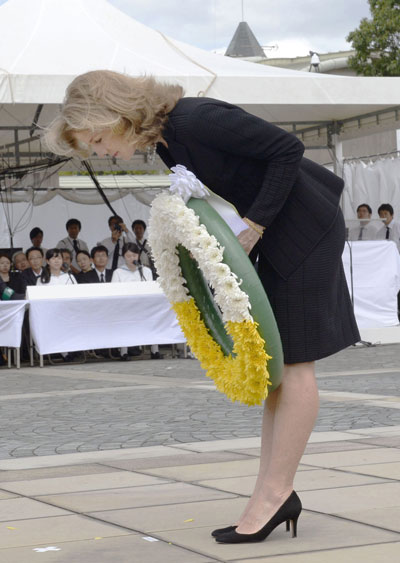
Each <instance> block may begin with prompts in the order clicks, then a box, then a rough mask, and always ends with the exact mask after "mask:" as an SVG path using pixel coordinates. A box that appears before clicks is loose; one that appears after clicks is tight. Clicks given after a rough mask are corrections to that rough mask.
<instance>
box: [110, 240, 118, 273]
mask: <svg viewBox="0 0 400 563" xmlns="http://www.w3.org/2000/svg"><path fill="white" fill-rule="evenodd" d="M118 258H119V239H118V240H117V242H116V243H115V248H114V254H113V259H112V265H111V269H112V271H114V270H116V269H117V268H118Z"/></svg>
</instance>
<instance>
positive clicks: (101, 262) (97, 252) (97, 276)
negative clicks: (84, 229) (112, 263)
mask: <svg viewBox="0 0 400 563" xmlns="http://www.w3.org/2000/svg"><path fill="white" fill-rule="evenodd" d="M90 256H91V258H92V261H93V265H94V268H93V269H92V270H91V271H90V272H86V273H85V274H83V275H82V281H81V282H80V283H104V282H110V281H111V278H112V270H109V269H107V268H106V266H107V262H108V250H107V248H106V247H105V246H103V245H101V244H100V245H98V246H95V247H94V248H92V250H91V252H90Z"/></svg>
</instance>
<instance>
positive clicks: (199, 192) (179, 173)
mask: <svg viewBox="0 0 400 563" xmlns="http://www.w3.org/2000/svg"><path fill="white" fill-rule="evenodd" d="M171 170H172V172H173V174H170V176H169V177H170V178H171V187H170V188H169V190H170V192H171V193H173V194H175V195H179V196H181V198H182V199H183V201H184V202H185V203H187V202H188V201H189V199H190V198H191V197H197V198H199V199H204V198H206V197H208V196H209V195H210V192H209V191H208V190H207V188H206V187H205V186H204V185H203V184H202V183H201V182H200V180H199V179H198V178H196V176H195V175H194V174H193V172H190V170H188V169H187V168H186V166H183V165H182V164H177V165H176V166H173V167H172V168H171Z"/></svg>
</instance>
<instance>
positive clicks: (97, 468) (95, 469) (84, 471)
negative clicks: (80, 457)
mask: <svg viewBox="0 0 400 563" xmlns="http://www.w3.org/2000/svg"><path fill="white" fill-rule="evenodd" d="M113 471H116V469H114V468H112V467H107V466H105V465H99V464H96V463H88V464H86V465H66V466H61V467H43V468H40V469H21V470H16V471H0V483H6V482H8V481H28V480H30V481H32V480H33V479H48V478H49V477H67V476H71V477H72V476H73V475H94V474H95V473H112V472H113Z"/></svg>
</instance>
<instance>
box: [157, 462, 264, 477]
mask: <svg viewBox="0 0 400 563" xmlns="http://www.w3.org/2000/svg"><path fill="white" fill-rule="evenodd" d="M259 465H260V460H259V459H257V458H254V459H246V460H241V461H225V462H219V463H204V464H199V465H184V466H181V467H164V468H160V469H148V470H147V471H146V473H147V474H149V475H156V476H158V477H164V478H165V479H177V480H178V481H200V480H204V479H221V478H229V477H245V476H248V475H257V473H258V469H259Z"/></svg>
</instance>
